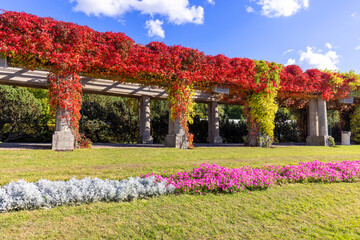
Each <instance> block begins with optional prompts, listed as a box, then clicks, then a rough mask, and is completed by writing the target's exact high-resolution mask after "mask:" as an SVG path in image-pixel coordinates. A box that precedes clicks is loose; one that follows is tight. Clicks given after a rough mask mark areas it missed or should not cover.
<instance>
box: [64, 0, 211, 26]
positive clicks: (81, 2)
mask: <svg viewBox="0 0 360 240" xmlns="http://www.w3.org/2000/svg"><path fill="white" fill-rule="evenodd" d="M69 1H70V2H72V3H75V6H74V7H73V10H74V11H80V12H84V13H86V14H87V15H89V16H90V15H95V16H102V15H104V16H108V17H122V16H123V15H124V14H125V13H127V12H131V11H139V12H140V13H142V14H145V15H150V16H151V17H153V16H154V15H160V16H162V17H165V19H166V20H167V21H168V22H170V23H174V24H177V25H180V24H185V23H194V24H203V23H204V8H203V7H201V6H195V5H191V4H190V2H189V0H142V1H139V0H101V1H99V0H69ZM207 2H208V3H210V4H214V3H215V1H214V0H207Z"/></svg>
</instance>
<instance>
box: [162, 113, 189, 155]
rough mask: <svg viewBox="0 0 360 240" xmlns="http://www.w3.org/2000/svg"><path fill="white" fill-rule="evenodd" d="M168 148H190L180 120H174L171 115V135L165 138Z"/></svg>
mask: <svg viewBox="0 0 360 240" xmlns="http://www.w3.org/2000/svg"><path fill="white" fill-rule="evenodd" d="M165 146H166V147H175V148H181V149H188V148H189V141H188V138H187V134H186V133H185V130H184V129H183V128H182V127H181V124H180V121H179V119H175V121H173V120H172V118H171V117H170V114H169V134H168V135H166V137H165Z"/></svg>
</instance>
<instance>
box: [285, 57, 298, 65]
mask: <svg viewBox="0 0 360 240" xmlns="http://www.w3.org/2000/svg"><path fill="white" fill-rule="evenodd" d="M295 63H296V60H295V58H289V60H288V61H287V63H285V66H287V65H294V64H295Z"/></svg>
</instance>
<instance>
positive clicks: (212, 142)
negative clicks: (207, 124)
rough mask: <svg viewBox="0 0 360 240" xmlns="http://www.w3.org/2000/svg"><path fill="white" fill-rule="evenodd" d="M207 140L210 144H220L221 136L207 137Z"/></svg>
mask: <svg viewBox="0 0 360 240" xmlns="http://www.w3.org/2000/svg"><path fill="white" fill-rule="evenodd" d="M208 142H209V143H211V144H222V143H223V140H222V137H214V138H210V139H208Z"/></svg>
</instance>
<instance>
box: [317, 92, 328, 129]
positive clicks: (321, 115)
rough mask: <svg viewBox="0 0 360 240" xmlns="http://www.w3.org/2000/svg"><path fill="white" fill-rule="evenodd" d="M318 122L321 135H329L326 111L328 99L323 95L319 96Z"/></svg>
mask: <svg viewBox="0 0 360 240" xmlns="http://www.w3.org/2000/svg"><path fill="white" fill-rule="evenodd" d="M318 119H319V120H318V122H319V136H328V135H329V134H328V120H327V111H326V101H325V100H324V99H322V98H321V97H319V98H318Z"/></svg>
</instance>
